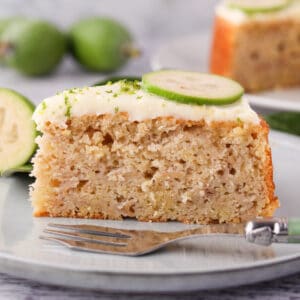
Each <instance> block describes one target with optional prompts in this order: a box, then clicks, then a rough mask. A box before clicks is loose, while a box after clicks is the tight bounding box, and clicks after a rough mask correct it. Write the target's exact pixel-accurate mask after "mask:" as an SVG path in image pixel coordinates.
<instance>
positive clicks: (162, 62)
mask: <svg viewBox="0 0 300 300" xmlns="http://www.w3.org/2000/svg"><path fill="white" fill-rule="evenodd" d="M210 45H211V34H210V33H209V32H203V33H201V34H199V35H191V36H186V37H180V38H177V39H174V40H171V41H169V42H167V43H165V44H164V45H162V46H160V47H159V49H158V50H157V51H156V53H155V54H154V56H153V57H152V59H151V67H152V69H153V70H160V69H184V70H191V71H198V72H208V65H209V53H210ZM249 100H250V103H251V104H253V105H255V106H257V107H262V108H269V109H275V110H286V111H300V88H293V89H291V88H290V89H283V90H273V91H267V92H261V93H256V94H254V95H249Z"/></svg>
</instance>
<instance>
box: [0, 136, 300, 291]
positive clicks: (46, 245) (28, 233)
mask: <svg viewBox="0 0 300 300" xmlns="http://www.w3.org/2000/svg"><path fill="white" fill-rule="evenodd" d="M271 145H272V149H273V157H274V168H275V182H276V186H277V191H276V192H277V195H278V196H279V198H280V199H281V203H282V207H281V208H280V209H279V210H278V212H277V215H282V216H293V215H298V216H299V215H300V202H299V178H300V168H299V165H300V155H299V153H300V139H299V138H297V137H294V136H290V135H287V134H283V133H277V132H272V133H271ZM29 182H30V180H29V179H28V177H26V176H25V177H12V178H1V179H0V270H1V272H7V273H9V274H12V275H16V276H21V277H25V278H29V279H33V280H38V281H41V282H45V283H52V284H58V285H64V286H73V287H81V288H93V289H100V290H109V291H131V292H166V291H168V292H176V291H194V290H201V289H212V288H220V287H228V286H234V285H240V284H248V283H253V282H258V281H261V280H267V279H272V278H276V277H280V276H283V275H287V274H291V273H294V272H297V271H299V269H300V244H298V245H297V244H293V245H292V244H274V245H272V246H271V247H261V246H256V245H252V244H247V242H246V241H244V240H243V239H240V238H216V237H208V238H197V239H194V240H190V241H185V242H180V243H178V244H176V245H173V246H170V247H169V248H167V249H165V250H162V251H158V252H156V253H153V254H151V255H147V256H143V257H136V258H134V257H121V256H112V255H102V254H93V253H83V252H79V251H71V250H68V249H65V248H64V247H62V246H59V245H56V244H53V243H50V242H46V241H43V240H40V239H39V238H38V237H39V235H40V234H41V233H42V230H43V228H44V227H45V225H46V224H47V223H48V222H49V221H54V222H62V223H69V224H78V223H79V224H82V223H89V224H101V225H106V226H117V227H118V226H119V227H125V228H139V229H142V228H149V229H150V228H151V229H156V230H179V229H183V228H186V227H188V225H183V224H178V223H175V222H170V223H139V222H136V221H124V222H115V221H101V220H98V221H97V220H78V219H77V220H76V219H51V220H50V219H49V218H32V216H31V213H32V211H31V207H30V202H29V201H28V183H29Z"/></svg>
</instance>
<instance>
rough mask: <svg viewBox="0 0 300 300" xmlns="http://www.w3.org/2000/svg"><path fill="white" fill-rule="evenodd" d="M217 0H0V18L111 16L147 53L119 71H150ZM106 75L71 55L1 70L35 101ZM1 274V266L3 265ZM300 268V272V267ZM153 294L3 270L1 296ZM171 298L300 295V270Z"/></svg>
mask: <svg viewBox="0 0 300 300" xmlns="http://www.w3.org/2000/svg"><path fill="white" fill-rule="evenodd" d="M215 2H216V0H209V1H203V0H202V1H201V0H186V1H183V0H126V1H124V0H123V1H122V0H84V1H82V0H43V1H41V0H26V1H24V0H0V5H1V10H0V17H3V16H9V15H16V14H19V15H28V16H36V17H43V18H46V19H48V20H50V21H53V22H55V23H57V24H60V25H61V26H62V27H63V28H65V29H67V28H68V26H69V25H70V24H71V23H72V22H74V21H75V20H76V19H78V18H80V17H84V16H88V15H91V14H92V15H95V14H101V15H111V16H115V17H116V18H118V19H119V20H120V21H122V22H123V23H125V24H126V25H127V26H129V28H130V29H131V31H132V32H133V33H134V35H135V36H136V39H137V41H139V43H138V44H140V45H141V47H142V49H143V51H144V55H143V57H141V58H140V59H137V60H135V61H132V62H130V63H129V64H128V65H127V66H126V67H125V68H123V69H122V70H121V71H120V72H119V73H120V74H131V75H136V74H141V73H142V72H144V71H147V70H148V69H149V61H148V58H149V55H151V53H152V51H153V49H155V47H156V46H157V45H158V41H161V40H163V39H165V38H170V37H175V36H179V35H184V34H190V33H194V32H199V31H200V30H205V29H207V30H209V29H208V28H209V26H210V24H211V21H212V7H213V6H214V4H215ZM101 78H103V75H100V74H88V73H85V72H82V71H81V70H80V69H79V68H78V67H77V66H75V65H74V64H72V62H71V59H70V58H67V59H66V61H65V62H64V64H63V65H62V66H61V68H60V69H59V70H58V71H57V73H56V74H53V75H52V76H50V77H46V78H36V79H29V78H24V77H22V76H20V75H18V74H16V73H15V72H14V71H12V70H7V69H2V70H0V86H6V87H11V88H14V89H17V90H19V91H20V92H22V93H24V94H25V95H27V96H28V97H30V98H31V99H33V100H34V101H35V102H36V103H37V102H39V101H40V100H41V99H42V98H44V97H46V96H49V95H51V94H53V93H55V92H56V91H58V90H60V89H63V88H67V87H73V86H77V85H89V84H92V83H94V82H95V81H98V80H100V79H101ZM0 272H1V266H0ZM299 272H300V270H299ZM155 298H157V296H153V295H148V296H147V295H135V296H132V295H109V294H105V293H98V292H93V291H83V290H73V289H72V290H71V289H66V288H62V287H52V286H48V285H42V284H39V283H36V282H32V281H27V280H24V279H21V278H14V277H11V276H8V275H5V274H2V273H0V299H28V300H29V299H107V300H110V299H119V300H121V299H122V300H123V299H132V300H140V299H155ZM159 298H160V299H162V300H167V299H211V300H212V299H222V300H227V299H245V300H250V299H262V300H269V299H274V300H279V299H284V300H285V299H300V274H299V275H294V276H290V277H287V278H284V279H278V280H275V281H271V282H267V283H260V284H256V285H253V286H245V287H239V288H230V289H226V290H220V291H207V292H199V293H196V294H184V295H163V296H161V295H160V296H159Z"/></svg>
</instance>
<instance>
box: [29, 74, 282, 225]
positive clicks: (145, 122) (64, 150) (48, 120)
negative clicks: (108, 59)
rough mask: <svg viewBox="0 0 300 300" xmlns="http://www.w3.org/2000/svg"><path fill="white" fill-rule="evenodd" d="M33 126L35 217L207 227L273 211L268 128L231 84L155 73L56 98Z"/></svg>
mask: <svg viewBox="0 0 300 300" xmlns="http://www.w3.org/2000/svg"><path fill="white" fill-rule="evenodd" d="M34 120H35V121H36V123H37V127H38V130H40V131H41V132H42V135H41V136H40V137H38V139H37V143H38V145H39V150H38V152H37V154H36V156H35V157H34V159H33V163H34V170H33V176H35V177H36V181H35V183H34V184H33V188H32V191H31V197H32V204H33V207H34V215H35V216H51V217H78V218H99V219H113V220H120V219H122V218H123V217H133V218H136V219H138V220H140V221H168V220H177V221H181V222H186V223H203V224H206V223H228V222H242V221H245V220H248V219H252V218H254V217H257V216H272V214H273V212H274V210H275V209H276V208H277V207H278V200H277V198H276V197H275V196H274V184H273V170H272V160H271V151H270V147H269V144H268V131H269V130H268V126H267V124H266V123H265V121H264V120H262V119H261V118H260V117H258V116H257V114H256V113H255V112H254V111H253V110H252V109H251V108H250V107H249V105H248V103H247V100H246V99H245V97H244V96H243V89H242V87H241V86H240V85H239V84H238V83H236V82H234V81H232V80H230V79H226V78H223V77H220V76H214V75H208V74H200V73H192V72H183V71H161V72H153V73H149V74H146V75H144V76H143V80H142V82H139V81H134V82H129V81H126V80H121V81H119V82H117V83H113V84H106V85H103V86H99V87H86V88H82V89H72V90H67V91H64V92H62V93H59V94H57V95H56V96H54V97H51V98H48V99H46V100H44V101H43V102H42V103H41V104H40V105H39V106H38V108H37V109H36V111H35V113H34Z"/></svg>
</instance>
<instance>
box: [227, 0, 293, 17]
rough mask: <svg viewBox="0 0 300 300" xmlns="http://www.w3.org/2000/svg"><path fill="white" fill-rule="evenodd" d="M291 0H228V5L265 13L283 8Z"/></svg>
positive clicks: (251, 12) (249, 11)
mask: <svg viewBox="0 0 300 300" xmlns="http://www.w3.org/2000/svg"><path fill="white" fill-rule="evenodd" d="M290 3H291V0H229V1H228V2H227V4H228V6H229V7H231V8H237V9H240V10H242V11H244V12H245V13H249V14H254V13H265V12H272V11H277V10H281V9H283V8H285V7H286V6H288V5H289V4H290Z"/></svg>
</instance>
